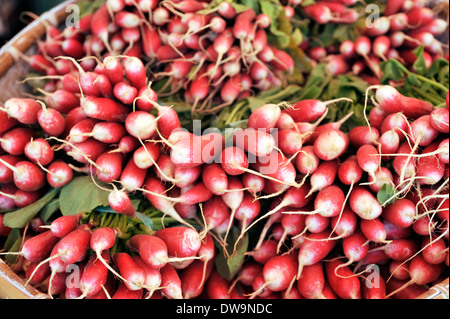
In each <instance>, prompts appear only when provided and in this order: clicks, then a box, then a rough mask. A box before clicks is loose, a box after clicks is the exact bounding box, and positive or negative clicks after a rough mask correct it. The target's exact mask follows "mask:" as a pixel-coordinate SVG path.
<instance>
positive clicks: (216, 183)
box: [202, 163, 228, 195]
mask: <svg viewBox="0 0 450 319" xmlns="http://www.w3.org/2000/svg"><path fill="white" fill-rule="evenodd" d="M202 180H203V182H204V184H205V186H206V187H207V188H208V189H209V190H210V191H211V192H212V193H213V194H214V195H223V194H224V193H225V191H226V190H227V189H228V176H227V174H226V172H225V170H223V169H222V167H221V166H220V164H217V163H210V164H205V165H204V166H203V170H202Z"/></svg>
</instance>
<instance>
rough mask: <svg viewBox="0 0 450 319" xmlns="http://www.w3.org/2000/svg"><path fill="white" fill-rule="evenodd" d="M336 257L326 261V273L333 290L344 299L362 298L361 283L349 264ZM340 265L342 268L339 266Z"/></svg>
mask: <svg viewBox="0 0 450 319" xmlns="http://www.w3.org/2000/svg"><path fill="white" fill-rule="evenodd" d="M344 265H345V264H344V263H343V262H342V261H341V260H339V259H334V260H331V261H328V262H325V265H324V268H325V274H326V276H327V279H328V283H329V284H330V287H331V288H332V289H333V291H334V292H335V293H336V294H337V295H338V296H339V297H340V298H342V299H361V284H360V282H359V279H358V278H357V277H356V276H355V274H354V273H353V272H352V271H351V270H350V268H349V267H348V266H344ZM338 267H340V268H338Z"/></svg>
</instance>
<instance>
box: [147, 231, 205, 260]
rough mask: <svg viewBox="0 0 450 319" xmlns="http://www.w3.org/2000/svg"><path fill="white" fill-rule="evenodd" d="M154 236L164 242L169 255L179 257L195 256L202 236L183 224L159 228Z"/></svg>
mask: <svg viewBox="0 0 450 319" xmlns="http://www.w3.org/2000/svg"><path fill="white" fill-rule="evenodd" d="M155 236H157V237H158V238H160V239H162V240H163V241H164V242H165V243H166V245H167V248H168V252H169V255H171V256H177V257H181V258H183V257H192V256H195V255H196V254H197V252H198V250H199V249H200V247H201V241H202V239H203V238H204V236H203V237H202V236H201V235H199V233H198V232H196V231H195V230H193V229H192V228H188V227H183V226H174V227H170V228H165V229H160V230H158V231H157V232H156V233H155Z"/></svg>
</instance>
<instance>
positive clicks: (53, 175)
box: [47, 160, 73, 188]
mask: <svg viewBox="0 0 450 319" xmlns="http://www.w3.org/2000/svg"><path fill="white" fill-rule="evenodd" d="M47 170H48V171H47V183H48V184H49V185H50V186H51V187H53V188H61V187H63V186H64V185H66V184H68V183H69V182H70V181H71V180H72V178H73V169H72V168H71V167H70V166H69V164H67V163H66V162H64V161H61V160H56V161H54V162H53V163H51V164H50V165H49V166H48V168H47Z"/></svg>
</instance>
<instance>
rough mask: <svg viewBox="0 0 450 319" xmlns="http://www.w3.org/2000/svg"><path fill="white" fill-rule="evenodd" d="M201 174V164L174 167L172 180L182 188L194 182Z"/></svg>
mask: <svg viewBox="0 0 450 319" xmlns="http://www.w3.org/2000/svg"><path fill="white" fill-rule="evenodd" d="M201 174H202V167H201V166H195V167H188V168H183V167H175V170H174V180H173V182H175V185H176V186H178V187H180V188H184V187H187V186H189V185H192V184H193V183H195V182H196V181H197V179H198V178H199V176H200V175H201Z"/></svg>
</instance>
